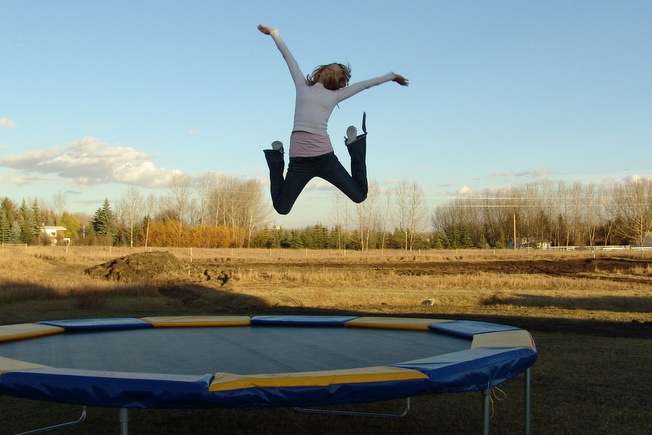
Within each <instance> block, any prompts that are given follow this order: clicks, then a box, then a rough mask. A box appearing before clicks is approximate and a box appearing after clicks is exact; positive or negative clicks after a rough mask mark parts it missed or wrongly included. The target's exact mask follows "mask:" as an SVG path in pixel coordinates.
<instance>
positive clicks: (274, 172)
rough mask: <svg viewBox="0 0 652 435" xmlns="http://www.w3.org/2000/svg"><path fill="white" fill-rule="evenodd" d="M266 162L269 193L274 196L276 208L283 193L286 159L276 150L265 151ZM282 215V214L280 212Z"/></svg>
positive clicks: (273, 201) (273, 200)
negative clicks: (277, 200)
mask: <svg viewBox="0 0 652 435" xmlns="http://www.w3.org/2000/svg"><path fill="white" fill-rule="evenodd" d="M264 151H265V160H267V166H268V167H269V191H270V194H271V196H272V204H274V208H276V198H278V197H280V195H281V193H282V192H283V184H284V183H285V180H284V179H283V171H284V170H285V159H284V158H283V154H281V153H279V152H278V151H276V150H264ZM279 213H280V212H279Z"/></svg>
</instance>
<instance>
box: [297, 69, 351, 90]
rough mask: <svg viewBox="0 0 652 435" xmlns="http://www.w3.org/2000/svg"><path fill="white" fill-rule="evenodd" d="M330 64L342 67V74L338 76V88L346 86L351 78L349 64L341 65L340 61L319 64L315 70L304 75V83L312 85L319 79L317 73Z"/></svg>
mask: <svg viewBox="0 0 652 435" xmlns="http://www.w3.org/2000/svg"><path fill="white" fill-rule="evenodd" d="M331 65H339V67H340V68H342V73H343V74H342V76H341V77H340V80H339V83H338V84H339V85H340V89H341V88H343V87H346V86H347V85H348V84H349V80H351V67H350V66H349V65H343V64H341V63H329V64H326V65H319V66H318V67H317V68H315V70H314V71H313V72H312V73H311V74H308V75H307V76H306V83H308V85H309V86H312V85H314V84H315V83H317V82H318V81H319V75H320V74H321V72H322V71H323V70H324V68H326V67H328V66H331Z"/></svg>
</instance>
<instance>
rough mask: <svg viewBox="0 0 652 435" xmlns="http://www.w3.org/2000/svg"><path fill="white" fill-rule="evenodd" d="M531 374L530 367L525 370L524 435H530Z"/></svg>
mask: <svg viewBox="0 0 652 435" xmlns="http://www.w3.org/2000/svg"><path fill="white" fill-rule="evenodd" d="M531 376H532V375H531V373H530V367H528V368H527V369H526V370H525V435H530V429H531V421H530V418H531V417H530V415H531V414H530V412H531V411H532V409H531V406H532V402H531V399H530V394H531V393H532V390H531V381H532V378H531Z"/></svg>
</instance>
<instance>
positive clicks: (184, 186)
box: [168, 173, 192, 235]
mask: <svg viewBox="0 0 652 435" xmlns="http://www.w3.org/2000/svg"><path fill="white" fill-rule="evenodd" d="M191 186H192V177H191V176H190V174H183V173H177V174H173V175H172V176H171V177H170V192H171V196H170V197H169V198H168V199H169V207H170V209H172V210H174V211H175V212H176V214H177V221H178V224H179V235H181V231H182V230H183V225H184V221H185V222H187V220H186V219H187V215H188V213H189V209H190V205H191V196H190V192H191Z"/></svg>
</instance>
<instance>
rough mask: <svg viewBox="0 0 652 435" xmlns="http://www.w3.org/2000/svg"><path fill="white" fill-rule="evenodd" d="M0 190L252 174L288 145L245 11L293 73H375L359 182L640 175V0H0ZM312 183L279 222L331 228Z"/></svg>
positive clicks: (445, 195)
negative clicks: (284, 49)
mask: <svg viewBox="0 0 652 435" xmlns="http://www.w3.org/2000/svg"><path fill="white" fill-rule="evenodd" d="M0 10H1V11H2V13H0V56H1V58H0V59H1V64H2V67H0V196H1V197H4V196H8V197H10V198H11V199H13V200H15V201H20V200H21V199H22V198H35V197H38V198H41V199H43V200H45V201H46V202H48V201H51V200H52V199H53V197H54V195H55V194H60V193H65V194H66V200H67V209H68V210H69V211H83V212H87V213H90V214H92V213H93V212H94V211H95V210H96V209H97V208H99V207H100V206H101V205H102V202H103V201H104V198H108V199H109V201H116V200H118V199H119V198H120V197H121V196H122V195H123V193H124V192H125V191H126V189H127V187H128V186H130V185H133V186H136V187H138V188H142V189H143V190H142V191H143V193H144V194H145V193H149V192H150V191H151V192H154V193H155V194H157V195H160V196H163V195H165V194H166V193H167V191H166V188H165V184H166V180H167V179H168V178H169V176H170V174H172V173H174V172H183V173H190V174H193V175H198V174H201V173H204V172H208V171H212V172H217V173H223V174H229V175H236V176H242V177H244V178H257V179H260V180H263V181H264V182H267V169H266V165H265V161H264V158H263V153H262V151H261V150H262V149H263V148H266V147H268V146H269V144H270V143H271V142H272V141H273V140H277V139H278V140H281V141H283V142H285V143H288V141H289V135H290V131H291V127H292V113H293V104H294V88H293V85H292V81H291V79H290V76H289V73H288V71H287V67H286V66H285V63H284V61H283V59H282V57H281V55H280V53H279V52H278V50H277V49H276V47H275V45H274V43H273V41H272V40H271V38H269V37H266V36H265V35H263V34H261V33H260V32H258V30H257V29H256V26H257V25H258V24H259V23H262V24H266V25H269V26H272V27H276V28H278V29H279V30H280V32H281V35H282V36H283V38H284V40H285V41H286V43H287V45H288V47H289V48H290V50H291V51H292V52H293V54H294V56H295V58H296V59H297V61H298V62H299V65H300V66H301V67H302V69H303V71H304V73H308V72H310V71H311V70H312V69H313V67H314V66H316V65H319V64H324V63H330V62H333V61H336V62H343V63H349V64H350V65H351V67H352V69H353V77H352V81H358V80H363V79H367V78H371V77H376V76H379V75H382V74H385V73H387V72H390V71H394V72H397V73H400V74H402V75H404V76H405V77H407V78H408V79H409V80H410V86H409V87H408V88H404V87H401V86H398V85H396V84H395V83H388V84H384V85H381V86H379V87H375V88H372V89H370V90H367V91H365V92H363V93H361V94H358V95H356V96H355V97H353V98H351V99H350V100H347V101H345V102H343V103H342V104H341V105H340V108H339V109H337V108H336V109H335V111H334V113H333V115H332V117H331V121H330V124H329V131H330V135H331V138H332V140H333V144H334V146H335V152H336V154H337V155H338V156H339V157H340V159H341V160H342V161H343V163H344V164H345V166H348V155H347V154H346V151H345V149H344V146H343V142H342V140H341V138H342V137H343V135H344V132H345V130H346V127H347V126H348V125H349V124H352V123H355V124H358V125H359V123H360V119H361V115H362V112H363V111H366V112H367V117H368V119H367V126H368V129H369V136H368V147H369V148H368V152H367V159H368V171H369V178H370V180H372V181H375V182H376V183H378V185H379V186H381V187H382V188H391V187H393V186H395V185H396V182H397V181H398V180H401V179H408V180H410V181H415V182H417V183H418V184H419V185H420V186H421V187H422V188H423V189H424V193H425V197H426V201H427V204H428V205H429V206H430V207H434V206H436V205H437V204H441V203H446V202H448V201H450V200H451V199H453V198H455V197H457V196H459V195H463V194H466V195H468V194H473V193H474V192H476V193H477V192H480V191H482V190H483V189H488V188H497V187H506V186H515V185H519V184H523V183H526V182H532V181H536V180H546V179H548V180H564V181H567V182H575V181H578V182H583V183H588V182H594V183H598V184H602V183H612V182H616V181H619V180H622V179H624V178H627V177H630V176H633V175H637V176H643V177H648V176H650V174H651V173H652V171H651V170H650V168H652V104H651V103H650V102H651V101H652V44H650V41H652V26H650V22H652V2H650V1H620V0H619V1H600V0H594V1H582V0H576V1H570V2H569V1H522V0H521V1H464V0H456V1H452V0H451V1H437V0H432V1H423V0H403V1H401V2H396V1H385V0H358V1H336V0H331V1H329V2H306V1H305V0H299V1H293V0H278V1H275V2H269V1H262V0H261V1H247V0H242V1H232V2H227V1H199V0H197V1H186V2H179V1H161V0H156V1H155V0H151V1H150V0H148V1H138V0H130V1H124V0H112V1H93V2H88V1H76V0H68V1H57V0H52V1H32V0H23V1H7V0H3V1H0ZM338 195H339V196H341V199H342V200H344V199H345V197H344V196H343V195H342V194H340V193H339V192H337V191H336V190H334V189H332V188H331V187H330V186H328V185H327V184H325V183H324V182H322V181H321V180H314V181H313V182H311V184H309V186H308V188H307V189H306V191H305V192H304V193H303V194H302V196H301V197H300V198H299V200H298V201H297V204H296V205H295V208H294V210H293V211H292V212H291V213H290V215H288V216H279V215H277V214H276V213H274V212H273V211H272V212H271V213H270V221H271V222H272V223H274V224H277V225H282V226H285V227H302V226H305V225H309V224H314V223H316V222H322V223H324V224H329V223H330V217H329V216H330V209H331V206H332V204H333V201H334V198H337V197H338Z"/></svg>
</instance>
